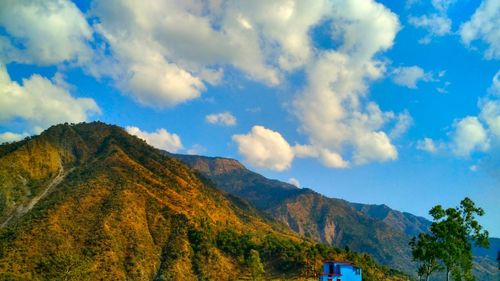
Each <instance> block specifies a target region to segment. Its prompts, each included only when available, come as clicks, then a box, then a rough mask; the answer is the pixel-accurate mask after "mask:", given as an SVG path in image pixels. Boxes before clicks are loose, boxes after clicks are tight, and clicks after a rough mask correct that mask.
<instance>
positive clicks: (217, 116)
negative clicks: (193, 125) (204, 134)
mask: <svg viewBox="0 0 500 281" xmlns="http://www.w3.org/2000/svg"><path fill="white" fill-rule="evenodd" d="M205 121H206V122H208V123H210V124H219V125H224V126H234V125H236V117H234V116H233V114H231V112H227V111H225V112H221V113H213V114H209V115H207V116H205Z"/></svg>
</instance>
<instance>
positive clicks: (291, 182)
mask: <svg viewBox="0 0 500 281" xmlns="http://www.w3.org/2000/svg"><path fill="white" fill-rule="evenodd" d="M288 183H289V184H292V185H295V186H296V187H299V188H300V182H299V180H298V179H296V178H289V179H288Z"/></svg>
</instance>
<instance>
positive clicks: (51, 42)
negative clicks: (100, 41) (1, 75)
mask: <svg viewBox="0 0 500 281" xmlns="http://www.w3.org/2000/svg"><path fill="white" fill-rule="evenodd" d="M0 26H3V27H4V28H5V31H6V32H7V33H8V34H9V35H10V36H12V37H13V38H15V39H14V40H10V39H8V38H7V37H3V38H2V37H1V36H0V39H1V40H0V52H2V53H3V54H1V53H0V60H4V61H5V62H10V61H17V62H21V63H34V64H42V65H47V64H49V65H50V64H57V63H60V62H63V61H68V60H72V61H74V60H78V61H81V60H83V61H85V60H87V59H88V58H89V56H90V55H91V50H90V49H89V47H88V43H87V41H88V40H90V39H91V37H92V29H91V28H90V27H89V25H88V23H87V20H86V19H85V17H84V15H83V14H82V13H81V12H80V10H79V9H78V8H77V7H76V5H75V4H74V3H72V2H70V1H65V0H47V1H17V0H3V1H1V2H0ZM2 56H3V58H2Z"/></svg>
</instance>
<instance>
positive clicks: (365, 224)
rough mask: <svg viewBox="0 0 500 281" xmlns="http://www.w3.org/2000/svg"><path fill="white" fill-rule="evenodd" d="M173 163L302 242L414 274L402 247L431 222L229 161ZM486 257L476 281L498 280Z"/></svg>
mask: <svg viewBox="0 0 500 281" xmlns="http://www.w3.org/2000/svg"><path fill="white" fill-rule="evenodd" d="M175 157H177V158H178V159H180V160H182V161H184V162H185V163H187V164H188V165H190V166H192V167H193V168H195V169H197V170H198V171H200V172H201V173H202V174H203V175H205V176H207V177H209V178H210V179H212V180H213V181H214V182H215V183H216V185H217V187H219V188H221V189H222V190H224V191H226V192H229V193H231V194H234V195H236V196H241V197H242V198H245V199H247V200H249V201H250V202H252V203H253V204H254V205H255V206H257V207H258V208H260V209H261V210H263V211H265V212H266V213H268V214H269V215H271V216H272V217H274V218H275V219H277V220H279V221H281V222H283V223H285V224H286V225H288V226H289V227H290V228H292V229H293V230H294V231H296V232H298V233H300V234H302V235H305V236H306V237H310V238H312V239H315V240H317V241H322V242H325V243H328V244H332V245H335V246H339V247H344V246H349V248H351V249H352V250H355V251H361V252H367V253H369V254H371V255H373V256H374V257H375V258H376V259H377V260H378V261H379V262H381V263H384V264H387V265H390V266H392V267H396V268H399V269H401V270H404V271H406V272H410V273H411V272H414V268H415V266H414V264H413V263H412V262H411V253H410V251H409V247H408V241H409V239H410V238H411V237H412V236H414V235H416V234H418V233H421V232H425V231H427V230H428V227H429V226H430V224H431V222H430V221H428V220H426V219H425V218H422V217H418V216H415V215H412V214H409V213H404V212H399V211H396V210H393V209H391V208H389V207H388V206H386V205H367V204H359V203H350V202H347V201H345V200H340V199H334V198H327V197H325V196H323V195H321V194H318V193H316V192H314V191H312V190H310V189H306V188H305V189H299V188H296V187H295V186H293V185H290V184H287V183H284V182H280V181H276V180H270V179H267V178H265V177H263V176H261V175H259V174H257V173H254V172H252V171H250V170H248V169H246V168H245V167H244V166H243V165H241V163H239V162H238V161H237V160H234V159H227V158H219V157H205V156H193V155H175ZM224 167H231V168H230V169H225V168H224ZM493 240H494V239H493ZM481 253H482V254H481ZM489 254H491V253H490V252H488V254H484V252H481V251H477V250H475V255H476V257H475V258H476V267H475V270H476V271H475V273H476V276H478V277H479V278H478V280H490V279H491V278H495V277H494V276H496V275H498V272H497V271H496V270H494V267H493V265H494V258H493V259H492V258H491V257H490V256H491V255H489Z"/></svg>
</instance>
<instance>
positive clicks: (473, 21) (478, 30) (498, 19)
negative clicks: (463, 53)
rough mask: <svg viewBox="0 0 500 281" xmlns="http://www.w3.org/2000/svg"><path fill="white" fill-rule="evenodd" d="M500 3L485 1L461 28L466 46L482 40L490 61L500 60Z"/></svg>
mask: <svg viewBox="0 0 500 281" xmlns="http://www.w3.org/2000/svg"><path fill="white" fill-rule="evenodd" d="M499 26H500V2H499V1H497V0H484V1H483V2H482V3H481V5H480V6H479V7H478V8H477V10H476V11H475V12H474V14H473V15H472V17H471V18H470V20H469V21H467V22H465V23H463V24H462V25H461V26H460V31H459V32H460V37H461V38H462V41H463V42H464V44H466V45H470V44H472V42H473V41H476V40H480V41H482V42H484V43H485V44H486V45H487V46H488V48H487V49H486V51H485V53H484V55H485V57H486V58H488V59H499V58H500V28H498V27H499Z"/></svg>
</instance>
